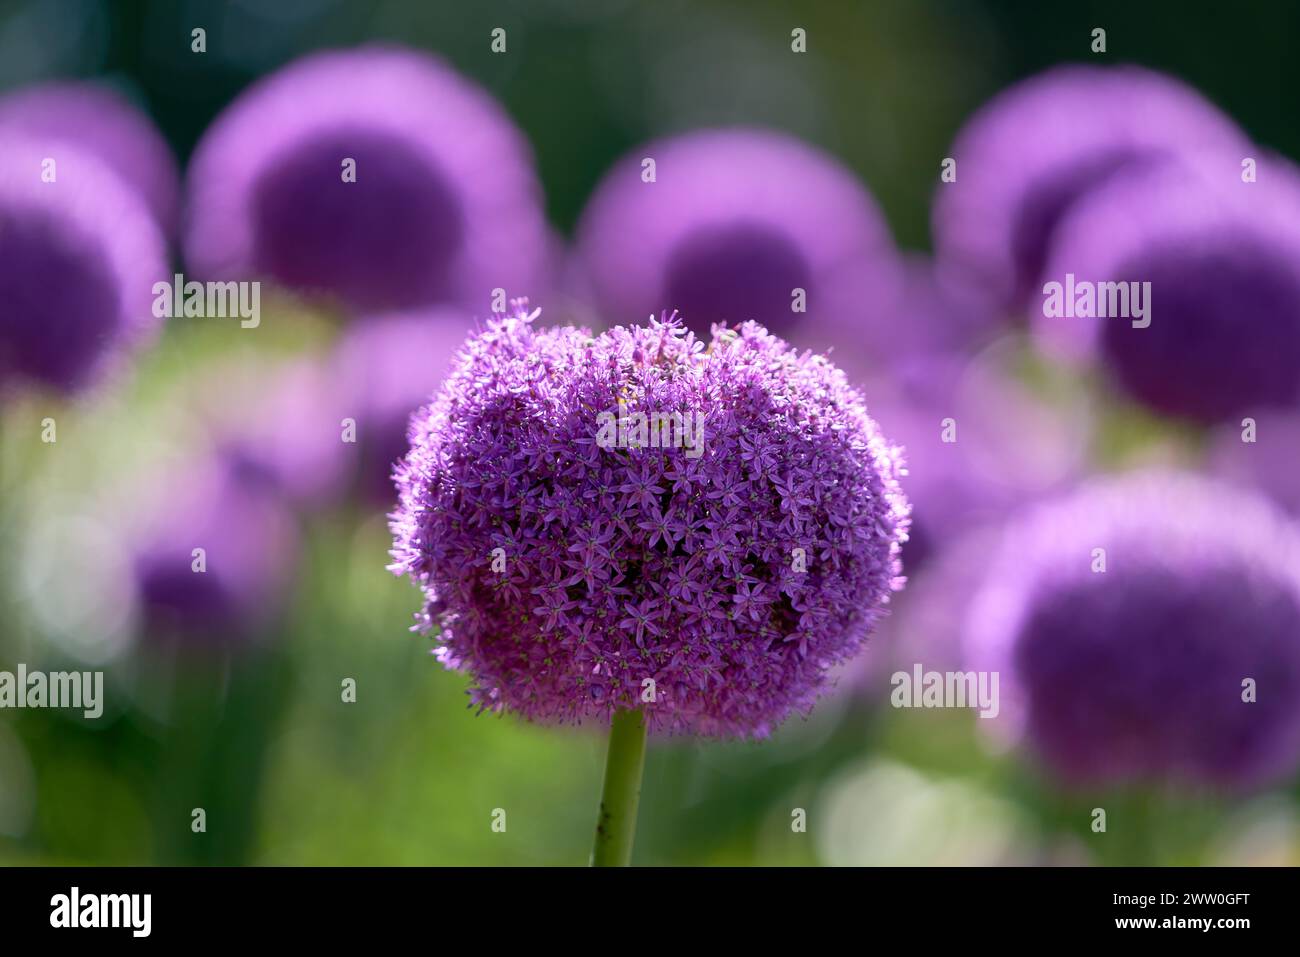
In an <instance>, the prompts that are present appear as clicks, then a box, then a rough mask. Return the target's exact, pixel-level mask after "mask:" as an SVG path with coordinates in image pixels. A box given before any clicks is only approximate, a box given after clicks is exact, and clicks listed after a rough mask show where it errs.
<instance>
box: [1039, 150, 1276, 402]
mask: <svg viewBox="0 0 1300 957" xmlns="http://www.w3.org/2000/svg"><path fill="white" fill-rule="evenodd" d="M1257 167H1258V169H1257V177H1258V178H1257V179H1256V181H1253V182H1250V181H1246V180H1244V179H1243V175H1242V174H1243V168H1242V157H1241V154H1240V153H1221V152H1212V153H1197V154H1188V155H1186V156H1183V157H1180V158H1179V159H1177V160H1169V161H1165V162H1162V163H1158V164H1156V163H1153V164H1148V165H1147V166H1144V167H1142V168H1138V169H1132V170H1125V171H1123V172H1122V173H1119V174H1117V175H1116V176H1115V177H1113V178H1112V179H1111V180H1110V181H1109V182H1108V183H1107V184H1106V185H1105V186H1103V187H1100V188H1098V189H1097V190H1095V191H1093V192H1092V193H1090V194H1089V195H1088V196H1086V197H1084V198H1083V199H1081V200H1080V201H1079V202H1078V203H1077V204H1076V205H1075V207H1074V209H1073V210H1072V211H1071V212H1070V214H1069V215H1068V216H1067V217H1065V218H1064V219H1063V220H1062V221H1061V223H1060V224H1059V226H1058V228H1057V238H1056V243H1055V246H1054V248H1053V251H1052V255H1051V258H1050V262H1049V264H1048V267H1047V269H1046V270H1045V272H1044V273H1043V277H1042V278H1043V281H1044V286H1045V287H1046V286H1047V284H1048V283H1056V284H1058V286H1059V288H1061V290H1062V293H1063V297H1064V296H1068V295H1069V293H1068V287H1067V283H1071V282H1072V284H1073V288H1075V289H1082V288H1087V287H1088V286H1091V289H1092V290H1097V291H1096V293H1095V296H1094V298H1095V300H1096V306H1095V307H1093V308H1091V309H1088V308H1087V307H1086V305H1085V308H1084V309H1079V308H1077V307H1076V308H1074V309H1071V310H1070V313H1074V315H1071V314H1070V313H1067V314H1066V315H1064V316H1062V315H1059V314H1054V315H1050V316H1049V315H1045V312H1046V311H1047V310H1044V309H1040V310H1038V312H1037V313H1035V316H1034V325H1035V332H1036V333H1037V334H1038V335H1039V337H1040V339H1041V340H1042V341H1043V342H1044V343H1046V344H1047V345H1048V346H1049V347H1050V348H1053V349H1056V350H1058V351H1062V352H1064V353H1066V354H1068V355H1071V356H1080V355H1081V356H1085V357H1096V358H1098V359H1100V361H1101V362H1102V363H1103V365H1104V366H1105V368H1106V370H1107V371H1108V372H1109V374H1110V376H1111V378H1112V379H1113V380H1114V381H1115V382H1116V383H1117V385H1118V386H1119V388H1120V389H1122V390H1123V391H1124V392H1125V393H1127V394H1128V395H1129V396H1131V397H1133V398H1134V399H1136V400H1138V401H1139V402H1141V403H1143V404H1144V405H1146V406H1148V407H1149V408H1151V409H1153V410H1155V411H1157V412H1159V413H1161V414H1164V415H1170V416H1176V417H1179V418H1184V419H1190V420H1192V421H1195V422H1201V423H1215V422H1222V421H1224V420H1227V419H1234V418H1237V417H1239V415H1242V414H1259V412H1261V411H1262V410H1265V409H1269V408H1274V409H1276V408H1280V407H1285V406H1291V405H1294V404H1295V402H1296V401H1297V399H1300V172H1298V171H1297V170H1296V169H1295V167H1293V166H1292V165H1291V164H1290V163H1287V162H1285V161H1283V160H1280V159H1274V158H1272V157H1265V156H1261V157H1258V159H1257ZM1069 277H1073V280H1070V278H1069ZM1103 283H1110V284H1120V285H1119V286H1118V287H1116V286H1108V287H1103V286H1102V285H1101V284H1103ZM1115 288H1119V289H1122V291H1123V293H1125V295H1124V296H1122V297H1118V298H1117V297H1116V296H1115V295H1113V294H1112V293H1110V292H1106V293H1105V294H1103V293H1102V292H1101V291H1100V290H1102V289H1115ZM1085 295H1086V293H1085ZM1078 297H1079V293H1078V292H1076V293H1075V295H1074V298H1075V300H1076V302H1077V301H1078ZM1126 299H1127V301H1128V303H1129V304H1130V305H1129V308H1128V309H1127V310H1126V311H1125V310H1124V302H1125V300H1126ZM1084 302H1085V304H1086V299H1085V300H1084ZM1139 303H1141V304H1142V307H1141V313H1142V314H1141V315H1140V316H1139V315H1138V310H1137V309H1136V308H1135V307H1136V306H1137V305H1138V304H1139ZM1063 304H1064V303H1063ZM1115 304H1117V305H1118V306H1119V308H1118V309H1116V308H1115ZM1103 310H1104V311H1105V315H1104V316H1101V317H1096V318H1085V317H1084V316H1081V315H1078V313H1080V312H1090V313H1092V314H1093V315H1094V316H1097V315H1098V314H1099V313H1101V312H1102V311H1103ZM1116 312H1121V313H1122V314H1120V315H1115V313H1116Z"/></svg>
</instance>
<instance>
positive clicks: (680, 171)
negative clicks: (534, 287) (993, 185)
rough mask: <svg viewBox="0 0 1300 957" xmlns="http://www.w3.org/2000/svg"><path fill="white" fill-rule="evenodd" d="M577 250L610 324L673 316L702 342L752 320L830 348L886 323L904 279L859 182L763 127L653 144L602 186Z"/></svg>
mask: <svg viewBox="0 0 1300 957" xmlns="http://www.w3.org/2000/svg"><path fill="white" fill-rule="evenodd" d="M647 159H651V160H654V162H655V173H654V179H653V181H647V180H646V178H645V177H646V176H647V175H648V174H647V172H646V167H645V165H644V163H645V160H647ZM576 247H577V257H578V261H579V262H580V264H581V270H582V272H583V274H584V276H585V278H586V281H587V282H588V283H589V284H590V286H591V295H592V299H593V300H594V302H595V304H596V306H597V308H598V311H599V314H600V315H601V316H602V317H604V318H605V319H606V320H607V321H608V322H610V323H633V322H643V321H645V318H646V317H647V316H651V315H657V314H659V313H660V312H662V311H666V310H674V309H675V310H678V311H680V312H681V314H682V315H683V316H684V317H685V319H686V320H687V321H688V322H689V323H690V324H691V329H692V330H694V331H695V332H696V333H697V334H701V335H703V334H704V333H706V332H707V331H708V330H709V328H710V327H711V326H712V324H713V323H715V322H724V323H731V324H735V323H738V322H742V321H746V320H754V321H755V322H759V323H761V324H763V325H764V326H766V327H767V328H770V329H771V330H772V331H773V332H775V333H776V334H778V335H781V336H784V337H787V338H790V337H791V336H792V335H794V334H795V333H796V332H797V333H798V334H799V335H798V341H800V342H804V343H806V344H808V345H811V346H815V347H817V348H819V349H824V348H825V347H826V346H827V345H828V344H832V343H834V342H837V341H840V342H844V343H849V342H854V341H856V340H857V338H858V337H860V336H861V335H862V334H863V333H864V332H865V331H866V328H867V327H872V326H874V327H877V328H878V327H881V326H884V325H887V324H888V319H889V311H888V310H889V307H890V306H891V305H892V304H893V298H894V296H895V294H896V291H897V290H896V287H897V285H898V283H899V276H898V263H897V252H896V251H895V249H894V243H893V239H892V237H891V236H890V233H889V226H888V224H887V223H886V222H885V219H884V216H883V215H882V214H881V212H880V210H879V208H878V207H877V206H876V202H875V200H874V199H873V198H872V196H871V195H870V193H868V191H867V190H866V188H865V187H864V186H863V185H862V184H861V182H860V181H859V180H858V179H857V178H856V177H855V176H854V175H853V174H852V173H851V172H850V171H849V170H847V169H845V168H844V167H843V166H842V165H840V163H839V162H838V161H836V160H835V159H834V158H833V157H831V156H829V155H827V154H825V153H823V152H821V151H820V150H817V149H815V148H814V147H812V146H810V145H808V144H806V143H802V142H800V141H799V140H797V139H794V138H793V137H789V136H786V135H784V134H780V133H774V132H771V131H767V130H761V129H730V130H706V131H700V132H696V133H690V134H687V135H684V136H677V137H672V138H669V139H665V140H659V141H656V142H653V143H647V144H645V145H643V146H642V147H640V148H639V149H638V150H636V151H635V152H634V153H633V154H632V155H630V156H628V157H626V158H624V159H623V160H622V161H621V162H619V163H618V164H617V165H615V167H614V168H613V169H612V170H611V171H610V172H609V173H608V174H606V176H605V178H604V179H603V180H602V181H601V183H600V185H599V186H598V187H597V188H596V191H595V193H594V194H593V195H592V197H591V199H590V200H589V201H588V204H587V208H586V210H585V211H584V212H583V215H582V220H581V222H580V224H579V226H578V236H577V240H576ZM796 290H802V291H803V299H804V301H803V302H802V303H797V302H796V300H795V296H796V295H797V294H796V292H795V291H796ZM795 306H798V307H799V308H794V307H795Z"/></svg>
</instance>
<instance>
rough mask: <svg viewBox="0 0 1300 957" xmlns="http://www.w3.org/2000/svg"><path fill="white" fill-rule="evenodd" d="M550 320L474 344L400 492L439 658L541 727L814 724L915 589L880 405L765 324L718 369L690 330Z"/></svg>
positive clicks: (397, 526) (514, 326)
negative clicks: (820, 705) (561, 324)
mask: <svg viewBox="0 0 1300 957" xmlns="http://www.w3.org/2000/svg"><path fill="white" fill-rule="evenodd" d="M532 319H533V316H531V315H526V314H523V313H522V312H521V313H519V314H516V315H512V316H509V317H504V318H498V319H493V320H491V321H490V322H488V323H487V326H486V329H485V330H484V331H483V332H481V333H480V334H478V335H476V336H474V337H472V338H471V339H469V340H468V341H467V342H466V343H465V345H464V347H463V348H462V349H461V351H460V353H459V354H458V356H457V359H456V361H455V363H454V365H453V369H452V371H451V372H450V373H449V375H448V378H447V379H446V381H445V382H444V385H443V388H442V390H441V391H440V392H439V394H438V396H437V398H436V399H435V400H434V402H433V403H432V404H431V405H430V406H428V407H427V408H425V409H423V410H421V411H420V412H419V413H417V414H416V415H415V416H414V417H413V419H412V422H411V429H410V439H411V451H410V453H409V455H408V456H407V457H406V459H405V460H404V461H403V462H402V463H401V464H400V465H399V467H398V469H397V473H396V480H397V484H398V487H399V490H400V505H399V508H398V510H397V511H396V512H395V513H394V514H393V516H392V529H393V533H394V538H395V543H394V551H393V555H394V558H395V563H394V565H393V566H392V567H393V570H394V571H396V572H398V573H407V574H409V575H410V576H411V577H412V578H413V579H414V580H415V581H416V582H417V583H419V584H420V586H421V587H422V588H423V589H424V592H425V595H426V599H427V604H426V607H425V611H424V613H423V615H422V619H421V622H422V624H423V625H424V626H426V627H430V626H431V627H437V628H439V629H440V634H439V636H438V638H439V641H440V647H439V648H438V651H437V654H438V656H439V657H440V659H441V660H442V661H443V662H444V664H446V665H447V666H448V667H450V668H454V669H460V670H464V671H467V672H469V674H470V675H471V676H472V678H473V688H472V690H471V696H472V698H473V700H474V701H475V702H476V703H477V704H478V705H479V706H480V707H482V708H487V709H493V710H496V709H507V710H510V711H514V712H517V713H519V714H521V715H523V716H524V717H526V718H528V719H531V720H536V721H542V722H582V721H585V720H588V719H594V720H600V721H606V720H608V719H609V718H610V716H611V715H612V714H613V712H614V711H616V710H618V709H622V708H643V709H644V710H645V714H646V720H647V722H648V724H649V727H650V728H651V729H652V730H657V731H664V732H683V733H694V734H701V735H709V736H717V737H744V738H749V737H763V736H765V735H767V734H768V733H769V731H770V730H771V729H772V728H773V727H775V726H776V725H777V724H778V723H780V722H781V721H782V720H783V719H784V718H786V717H787V716H788V715H789V714H791V713H792V712H794V711H801V712H806V711H807V710H808V709H809V708H810V707H811V706H812V704H813V703H814V701H815V699H816V698H817V696H818V694H819V693H820V692H821V691H823V690H824V689H825V687H826V685H827V683H828V679H827V672H828V670H829V669H830V668H832V667H833V666H834V665H836V664H837V663H840V662H842V661H844V660H846V659H848V658H850V657H851V656H852V655H854V654H855V653H856V652H857V651H858V650H859V649H860V648H861V647H862V645H863V643H864V641H865V640H866V637H867V634H868V632H869V631H870V630H871V628H872V626H873V624H874V623H875V622H876V620H877V619H878V618H879V617H880V616H881V614H882V613H883V611H884V606H885V605H886V603H887V602H888V599H889V596H890V593H891V591H893V590H895V589H897V588H899V587H900V586H901V583H902V579H901V578H900V564H899V550H900V545H901V543H902V542H903V541H904V540H905V538H906V533H907V524H908V519H907V512H908V506H907V503H906V500H905V499H904V496H903V494H902V492H901V491H900V489H899V485H898V478H897V477H898V473H899V470H900V451H899V450H898V449H897V448H896V447H893V446H891V445H890V444H889V443H888V442H887V441H886V440H885V439H884V438H883V437H882V436H881V435H880V433H879V431H878V430H877V428H876V426H875V423H874V422H873V421H872V420H871V418H870V417H869V416H868V415H867V412H866V408H865V406H864V403H863V400H862V397H861V395H860V394H859V393H857V392H856V391H855V390H854V389H852V388H851V387H850V386H849V385H848V383H847V381H846V380H845V378H844V376H843V373H841V372H840V371H839V370H837V369H836V368H835V367H834V366H833V365H831V363H830V362H828V361H827V360H826V359H825V358H823V357H821V356H817V355H813V354H810V353H803V354H800V353H797V352H796V351H794V350H793V349H791V348H790V347H789V346H788V345H786V344H785V343H784V342H782V341H781V340H779V339H777V338H775V337H773V336H771V335H769V334H768V333H767V332H766V331H765V330H764V329H763V328H762V327H761V326H759V325H757V324H755V323H745V324H743V325H741V326H740V327H739V328H738V329H726V328H723V327H721V326H719V327H717V328H715V330H714V334H713V338H712V341H711V342H710V344H709V346H708V347H707V349H706V348H705V346H704V344H703V343H702V342H701V341H699V340H697V339H696V338H695V335H694V334H693V333H690V332H688V331H687V330H686V329H685V327H684V326H683V325H682V324H681V323H680V322H679V321H677V320H676V318H675V317H672V318H669V319H667V320H666V321H656V320H651V321H650V322H649V323H648V324H647V325H644V326H634V327H631V328H628V327H617V328H615V329H612V330H610V331H608V332H606V333H604V334H602V335H601V336H599V337H598V338H592V337H591V336H590V335H589V334H588V333H587V332H585V331H582V330H577V329H573V328H554V329H546V330H539V329H537V328H535V327H534V325H533V323H532ZM642 415H644V418H642V417H641V416H642ZM652 422H653V423H654V426H653V428H654V431H653V432H652V431H651V428H652V427H651V424H650V423H652ZM642 426H644V428H642Z"/></svg>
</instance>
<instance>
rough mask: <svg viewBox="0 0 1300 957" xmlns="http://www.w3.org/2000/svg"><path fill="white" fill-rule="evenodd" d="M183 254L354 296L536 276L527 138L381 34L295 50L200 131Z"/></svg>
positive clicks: (539, 245)
mask: <svg viewBox="0 0 1300 957" xmlns="http://www.w3.org/2000/svg"><path fill="white" fill-rule="evenodd" d="M187 188H188V201H187V219H186V227H185V255H186V262H187V264H188V266H189V268H190V269H192V270H193V271H195V272H196V273H200V274H202V278H205V279H244V278H247V277H248V276H249V275H250V274H251V275H258V276H263V277H265V278H269V279H273V280H276V281H278V282H279V283H281V284H282V285H284V286H287V287H289V288H291V289H294V290H297V291H299V292H302V293H304V294H308V295H320V296H325V297H332V298H335V299H338V300H340V301H341V302H342V303H343V304H344V305H346V306H348V307H351V308H354V309H358V310H363V311H365V310H385V309H404V308H410V307H416V306H424V305H431V304H437V303H460V304H464V305H467V306H470V305H472V306H473V307H476V308H479V309H482V308H484V307H485V306H486V305H487V304H488V303H489V302H490V300H491V298H492V296H493V290H494V289H497V288H501V289H505V290H512V289H515V288H537V287H538V286H539V285H540V283H541V282H542V281H543V279H544V272H545V268H546V261H547V260H548V258H549V256H550V249H549V247H550V244H551V239H550V237H549V236H548V234H547V231H546V225H545V220H544V217H543V214H542V210H541V200H540V196H541V191H540V187H539V185H538V183H537V180H536V176H535V174H534V171H533V166H532V157H531V152H530V150H529V147H528V145H527V143H526V141H525V140H524V139H523V137H522V135H521V134H520V133H519V132H518V131H517V130H516V129H515V127H514V125H513V124H512V123H511V121H510V119H509V118H508V117H507V116H506V114H505V113H504V112H503V111H502V110H501V108H500V107H499V106H498V105H497V104H496V103H495V102H494V101H493V100H492V99H491V98H490V97H489V96H488V95H487V94H486V93H485V92H484V91H482V90H480V89H479V88H477V87H476V86H474V85H473V84H471V83H470V82H469V81H467V80H466V79H464V78H463V77H461V76H460V75H459V74H457V73H456V72H454V71H453V70H452V69H451V68H450V67H448V66H446V65H445V64H444V63H442V62H441V61H440V60H437V59H435V58H433V57H430V56H427V55H425V54H422V53H415V52H411V51H406V50H402V49H399V48H390V47H366V48H361V49H356V50H349V51H338V52H327V53H318V54H314V55H311V56H308V57H305V58H303V59H301V60H299V61H297V62H295V63H292V64H290V65H289V66H287V67H285V68H283V69H282V70H280V71H278V72H277V73H274V74H272V75H271V76H269V77H267V78H266V79H264V80H261V81H259V82H258V83H257V84H255V85H254V86H253V87H252V88H251V89H249V90H248V91H247V92H245V93H244V94H243V95H241V96H240V97H239V98H238V99H237V100H236V101H235V102H234V103H233V104H232V105H231V106H230V107H228V108H227V110H226V111H225V112H224V113H223V114H222V115H221V116H219V117H218V118H217V120H216V121H215V122H214V123H213V125H212V127H211V128H210V129H209V130H208V132H207V133H206V134H205V136H204V138H203V140H202V142H200V144H199V146H198V147H197V149H196V151H195V155H194V159H193V161H192V162H191V165H190V172H189V177H188V187H187Z"/></svg>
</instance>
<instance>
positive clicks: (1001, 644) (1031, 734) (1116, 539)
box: [967, 472, 1300, 785]
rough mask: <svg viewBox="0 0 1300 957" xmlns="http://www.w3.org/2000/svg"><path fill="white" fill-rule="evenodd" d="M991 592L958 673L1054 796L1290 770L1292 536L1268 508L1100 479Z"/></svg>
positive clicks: (1039, 533)
mask: <svg viewBox="0 0 1300 957" xmlns="http://www.w3.org/2000/svg"><path fill="white" fill-rule="evenodd" d="M1096 549H1104V550H1105V552H1104V555H1102V554H1101V553H1098V552H1097V551H1095V550H1096ZM1101 561H1104V563H1105V565H1104V567H1105V571H1096V570H1095V569H1097V568H1098V567H1100V566H1099V562H1101ZM985 581H986V584H985V586H984V588H983V589H982V591H981V594H980V596H979V598H978V599H977V603H976V606H975V609H974V612H973V614H972V618H971V621H970V626H969V631H968V634H967V650H968V653H969V656H970V660H969V661H968V665H973V666H975V667H978V668H981V669H988V670H992V671H998V672H999V673H1000V674H1001V687H1002V694H1001V697H1002V712H1003V718H999V719H998V720H1003V719H1005V720H1007V721H1008V722H1010V724H1011V725H1012V726H1013V727H1014V728H1016V729H1019V730H1023V731H1025V732H1026V733H1027V735H1028V738H1029V740H1030V742H1031V743H1032V744H1033V745H1034V747H1035V748H1036V750H1037V751H1038V752H1039V753H1040V754H1041V756H1042V757H1043V758H1044V759H1045V760H1046V762H1047V763H1048V765H1049V766H1050V767H1051V768H1052V769H1053V770H1054V771H1056V772H1057V773H1058V774H1059V775H1060V776H1061V777H1062V778H1063V779H1064V780H1066V781H1069V782H1079V783H1086V784H1100V783H1107V782H1115V781H1122V780H1128V779H1134V778H1160V779H1167V780H1172V781H1178V782H1184V783H1187V782H1210V783H1217V784H1224V785H1229V784H1253V783H1256V782H1257V781H1260V780H1264V779H1268V778H1272V777H1274V776H1276V775H1279V774H1285V773H1287V772H1289V771H1291V770H1293V769H1294V768H1295V766H1296V763H1297V760H1298V759H1300V533H1298V532H1297V529H1296V527H1295V526H1294V525H1293V524H1291V523H1289V522H1288V521H1286V520H1285V517H1284V516H1283V515H1282V514H1280V513H1279V512H1278V511H1277V510H1276V509H1275V508H1274V507H1273V506H1272V505H1271V504H1270V503H1268V502H1267V501H1265V500H1263V499H1261V498H1259V497H1258V496H1255V495H1252V494H1250V493H1247V492H1243V491H1242V490H1239V489H1236V488H1233V487H1232V486H1228V485H1223V484H1218V483H1215V482H1210V481H1207V480H1205V479H1202V478H1198V477H1196V476H1194V475H1189V474H1181V473H1167V472H1149V473H1138V474H1132V475H1128V476H1123V477H1119V478H1110V479H1106V480H1101V481H1098V482H1097V483H1095V484H1094V485H1091V486H1088V487H1085V488H1084V489H1082V490H1081V491H1079V492H1078V493H1076V494H1074V495H1072V496H1071V497H1069V498H1067V499H1065V500H1062V501H1058V502H1055V503H1052V504H1050V505H1045V506H1040V507H1038V508H1036V509H1034V510H1033V511H1032V512H1031V513H1029V514H1028V515H1027V516H1026V517H1025V518H1024V519H1023V520H1022V521H1020V522H1018V523H1017V524H1015V525H1014V526H1012V527H1011V528H1009V530H1008V531H1007V532H1006V534H1005V536H1004V539H1003V542H1002V545H1001V551H1000V553H998V554H995V555H994V556H993V558H992V560H991V561H990V563H989V568H988V572H987V578H986V580H985ZM1247 679H1250V680H1251V681H1252V682H1254V685H1255V689H1256V694H1257V700H1251V701H1247V700H1243V698H1244V697H1246V691H1245V688H1246V685H1245V683H1246V680H1247Z"/></svg>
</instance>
